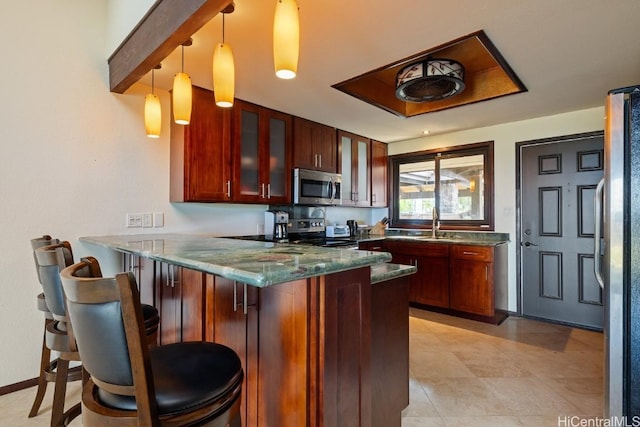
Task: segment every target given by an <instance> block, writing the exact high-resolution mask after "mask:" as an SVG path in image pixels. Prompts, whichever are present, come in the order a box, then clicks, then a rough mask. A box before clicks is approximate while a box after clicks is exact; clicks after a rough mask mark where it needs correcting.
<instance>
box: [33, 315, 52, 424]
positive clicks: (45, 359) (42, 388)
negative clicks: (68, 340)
mask: <svg viewBox="0 0 640 427" xmlns="http://www.w3.org/2000/svg"><path fill="white" fill-rule="evenodd" d="M50 322H53V320H51V319H44V331H45V332H43V334H42V352H41V354H40V377H39V378H38V389H37V391H36V398H35V399H34V400H33V405H31V411H29V418H32V417H35V416H36V415H38V411H39V410H40V405H41V404H42V399H44V395H45V393H46V392H47V383H48V381H47V378H46V372H47V369H48V368H49V365H50V363H51V361H50V359H51V350H49V347H47V344H46V342H45V334H46V330H47V324H48V323H50Z"/></svg>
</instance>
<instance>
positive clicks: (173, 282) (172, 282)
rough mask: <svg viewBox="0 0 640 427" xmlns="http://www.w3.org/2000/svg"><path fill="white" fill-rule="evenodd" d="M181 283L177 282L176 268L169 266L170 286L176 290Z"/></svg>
mask: <svg viewBox="0 0 640 427" xmlns="http://www.w3.org/2000/svg"><path fill="white" fill-rule="evenodd" d="M178 283H179V282H178V281H177V280H176V270H175V266H173V265H169V286H171V287H172V288H174V287H175V286H176V284H178Z"/></svg>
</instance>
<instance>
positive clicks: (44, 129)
mask: <svg viewBox="0 0 640 427" xmlns="http://www.w3.org/2000/svg"><path fill="white" fill-rule="evenodd" d="M151 3H153V2H152V0H146V1H141V2H131V1H130V0H111V1H107V0H92V1H83V0H57V1H55V2H42V1H36V0H23V1H16V2H8V3H7V4H6V5H3V7H4V9H3V16H4V17H5V18H6V19H4V20H3V24H2V26H0V38H2V40H4V41H5V44H4V47H3V55H4V56H3V65H2V67H0V81H2V82H3V102H2V103H0V121H1V126H0V200H2V204H1V206H2V217H1V220H0V235H2V236H3V239H2V242H1V243H0V248H1V249H0V254H1V256H0V272H1V273H2V280H1V281H0V291H1V295H2V297H1V298H0V324H1V325H2V336H1V337H0V341H1V342H2V351H1V352H0V365H1V366H3V367H4V368H3V369H2V370H0V386H4V385H8V384H13V383H16V382H18V381H23V380H26V379H29V378H33V377H36V376H37V374H38V362H39V351H40V340H41V337H42V336H41V328H42V316H41V315H40V313H38V312H37V310H36V302H35V297H36V295H37V294H38V293H39V292H40V285H39V284H38V282H37V278H36V275H35V269H34V266H33V259H32V256H31V250H30V246H29V239H31V238H33V237H36V236H39V235H42V234H44V233H48V234H52V235H54V236H57V237H61V238H64V239H67V240H70V241H71V243H72V245H73V247H74V250H75V255H76V257H79V256H83V255H88V254H92V255H94V256H97V257H98V259H99V260H100V261H101V263H102V264H103V266H104V267H105V273H106V274H112V273H114V272H115V271H116V270H117V269H118V268H119V267H120V264H119V259H118V258H117V257H116V256H114V255H113V254H111V253H109V252H108V251H104V250H100V249H99V248H96V247H93V246H90V245H86V246H85V245H82V244H80V242H78V240H77V239H78V237H79V236H82V235H104V234H123V233H139V232H141V231H147V230H149V231H153V232H198V233H208V234H213V235H229V234H230V233H232V234H253V233H255V232H256V224H257V223H260V222H262V221H263V211H264V209H265V206H263V205H259V206H240V205H203V204H190V205H185V204H170V203H169V202H168V200H169V195H168V189H169V172H168V171H169V167H168V162H169V139H168V129H169V117H168V113H165V115H164V120H165V122H164V129H165V131H164V134H163V136H162V137H161V138H160V139H159V140H150V139H147V138H146V137H145V136H144V131H143V125H142V109H143V102H144V94H145V93H146V91H147V90H148V88H146V87H144V86H142V85H136V86H134V87H133V88H132V89H130V90H129V91H128V92H127V93H126V94H124V95H117V94H113V93H110V92H109V89H108V82H107V63H106V59H107V58H108V57H109V56H110V55H111V53H112V52H113V50H114V48H115V47H116V46H117V45H118V44H119V43H120V41H121V40H122V38H123V37H125V36H126V34H127V33H128V32H129V28H131V27H132V26H133V25H134V24H135V23H137V22H138V20H139V18H140V17H141V16H142V15H143V14H144V13H145V12H146V8H147V7H148V6H149V5H150V4H151ZM159 95H160V97H161V102H162V107H163V109H164V111H165V112H168V111H169V110H168V108H169V97H168V93H166V92H162V91H159ZM601 116H602V110H601V109H596V110H588V111H584V112H578V113H573V114H568V115H562V116H555V117H551V118H545V119H539V120H536V121H530V122H523V123H519V124H508V125H504V126H497V127H493V128H487V129H479V130H475V131H469V132H461V133H456V134H452V135H447V136H435V137H431V138H425V139H424V140H415V141H407V142H402V143H397V144H393V145H392V146H391V147H390V151H391V152H392V153H397V152H400V151H413V150H417V149H423V148H426V147H427V146H429V145H430V144H431V145H441V144H442V145H450V144H454V143H456V144H462V143H467V142H476V141H482V140H488V139H493V140H495V141H496V153H497V154H496V156H497V159H496V164H497V168H496V174H497V176H496V178H497V180H496V181H497V182H498V188H497V191H496V194H497V200H496V207H497V215H498V217H497V221H496V222H497V223H498V229H499V231H507V232H509V233H511V234H513V231H514V223H515V220H514V215H513V206H514V200H515V196H514V186H513V179H514V176H515V172H514V170H513V165H514V156H515V154H514V149H513V144H514V142H515V141H519V140H524V139H532V138H541V137H546V136H553V135H561V134H567V133H574V132H583V131H589V130H595V129H601V128H602V126H601V121H602V120H601ZM127 212H164V214H165V224H166V226H165V227H164V228H162V229H146V230H143V229H127V228H125V227H124V223H125V214H126V213H127ZM335 212H336V216H339V217H345V218H347V217H352V216H353V215H354V214H353V213H352V212H348V211H345V210H344V209H336V211H335ZM384 213H385V210H384V209H375V210H373V209H372V210H371V212H370V213H369V215H370V217H371V219H372V221H374V220H376V219H379V217H380V216H382V215H383V214H384ZM358 215H362V214H361V213H359V214H358ZM363 219H366V215H365V218H363ZM511 252H513V249H512V250H511ZM511 252H510V253H511ZM510 261H511V264H510V269H511V271H512V275H513V274H514V273H513V271H515V269H514V268H513V254H511V260H510Z"/></svg>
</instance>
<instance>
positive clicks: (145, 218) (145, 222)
mask: <svg viewBox="0 0 640 427" xmlns="http://www.w3.org/2000/svg"><path fill="white" fill-rule="evenodd" d="M142 226H143V227H145V228H149V227H153V214H152V213H151V212H145V213H143V214H142Z"/></svg>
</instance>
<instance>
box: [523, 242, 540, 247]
mask: <svg viewBox="0 0 640 427" xmlns="http://www.w3.org/2000/svg"><path fill="white" fill-rule="evenodd" d="M522 245H523V246H526V247H529V246H538V245H536V244H535V243H531V242H524V243H523V244H522Z"/></svg>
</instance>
